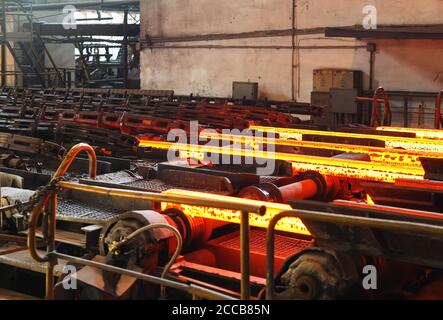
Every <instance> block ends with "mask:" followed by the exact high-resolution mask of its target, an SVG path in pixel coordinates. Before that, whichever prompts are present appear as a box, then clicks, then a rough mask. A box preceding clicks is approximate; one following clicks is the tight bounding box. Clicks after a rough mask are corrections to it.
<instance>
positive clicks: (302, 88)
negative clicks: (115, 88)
mask: <svg viewBox="0 0 443 320" xmlns="http://www.w3.org/2000/svg"><path fill="white" fill-rule="evenodd" d="M295 2H296V18H295V25H296V27H297V28H298V29H304V28H316V27H326V26H347V25H355V24H361V23H362V20H363V17H364V15H363V13H362V8H363V7H364V6H365V5H368V4H371V5H375V6H376V8H377V10H378V23H380V24H440V23H442V22H443V19H442V18H441V15H439V14H438V12H442V9H443V1H440V0H422V1H414V0H371V1H368V0H334V1H330V0H323V1H322V0H296V1H295ZM141 3H142V38H143V37H144V36H145V35H149V36H150V37H157V36H161V37H172V36H174V37H175V36H192V35H198V34H214V33H240V32H250V31H256V30H276V29H290V28H292V0H242V1H237V0H225V1H213V0H188V1H181V0H168V1H163V0H149V1H145V0H142V1H141ZM291 38H292V37H291V36H286V37H279V38H269V37H268V38H254V39H240V40H239V39H237V40H222V41H205V42H192V43H191V42H188V43H187V42H178V43H166V44H164V45H165V46H187V45H193V46H195V45H218V46H220V45H224V46H226V45H229V46H242V45H248V46H257V45H265V46H270V45H272V46H275V45H277V46H291V43H292V39H291ZM295 40H296V44H298V45H299V46H302V47H305V46H335V45H340V46H343V45H344V46H350V47H352V46H355V45H361V44H365V43H361V42H359V41H356V40H353V39H325V38H324V37H323V36H322V35H304V36H298V37H296V39H295ZM376 44H377V46H378V50H377V54H376V63H375V85H383V86H384V87H385V88H386V89H389V90H413V91H417V90H420V91H437V90H440V88H441V87H443V59H440V52H441V50H442V49H443V41H401V40H391V41H388V40H383V41H376ZM141 61H142V67H141V77H142V87H144V88H150V89H156V88H158V89H174V90H175V91H176V92H177V93H178V94H189V93H194V94H200V95H212V96H230V95H231V94H232V81H253V82H259V83H260V96H261V97H268V98H270V99H291V98H292V97H293V96H294V97H295V98H296V99H297V100H299V101H309V100H310V92H311V91H312V86H313V80H312V71H313V69H316V68H323V67H331V68H349V69H360V70H362V71H363V72H364V73H365V88H367V87H368V74H369V53H368V52H366V50H365V49H353V48H347V49H297V50H296V52H295V59H294V65H295V70H294V75H295V77H294V78H295V86H294V92H292V85H291V83H292V72H291V64H292V50H291V49H290V48H287V49H237V48H236V49H215V48H212V49H203V48H192V49H182V48H180V49H177V48H154V49H144V50H143V52H142V55H141ZM421 102H422V101H417V103H421ZM423 102H424V103H425V104H426V105H427V107H429V108H430V107H432V102H431V101H423ZM396 106H397V107H398V108H399V107H400V105H398V104H397V105H396V104H395V103H394V107H396ZM413 107H414V106H413ZM411 121H415V120H414V119H412V120H411Z"/></svg>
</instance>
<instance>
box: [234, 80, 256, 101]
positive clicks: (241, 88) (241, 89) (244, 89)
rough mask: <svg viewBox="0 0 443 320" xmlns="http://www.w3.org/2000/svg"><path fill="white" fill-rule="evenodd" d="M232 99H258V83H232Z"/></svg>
mask: <svg viewBox="0 0 443 320" xmlns="http://www.w3.org/2000/svg"><path fill="white" fill-rule="evenodd" d="M232 98H233V99H246V100H257V99H258V83H257V82H233V83H232Z"/></svg>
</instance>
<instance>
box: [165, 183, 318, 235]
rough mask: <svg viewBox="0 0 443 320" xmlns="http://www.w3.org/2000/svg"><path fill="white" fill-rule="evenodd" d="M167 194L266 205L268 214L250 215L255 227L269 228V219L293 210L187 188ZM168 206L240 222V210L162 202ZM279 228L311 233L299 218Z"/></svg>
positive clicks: (297, 232)
mask: <svg viewBox="0 0 443 320" xmlns="http://www.w3.org/2000/svg"><path fill="white" fill-rule="evenodd" d="M163 193H165V194H167V195H180V196H184V197H190V198H193V199H208V197H210V198H212V199H217V200H222V201H224V200H225V201H238V202H239V203H251V204H252V203H254V204H258V205H263V206H266V214H265V215H264V216H259V215H257V214H252V213H251V214H250V215H249V223H250V225H251V226H253V227H258V228H267V227H268V224H269V221H271V219H272V218H273V217H274V216H275V215H277V214H279V213H280V212H283V211H288V210H292V208H291V206H290V205H286V204H279V203H272V202H263V201H256V200H250V199H243V198H235V197H228V196H221V195H216V194H207V193H201V192H193V191H187V190H167V191H165V192H163ZM168 208H176V209H178V210H180V211H182V212H183V213H184V214H186V215H189V216H194V215H197V216H199V217H204V218H207V219H211V220H217V221H223V222H228V223H235V224H240V211H235V210H226V209H219V208H211V207H201V206H193V205H183V204H173V203H167V202H162V203H161V209H162V211H164V210H166V209H168ZM276 229H277V230H280V231H285V232H290V233H296V234H302V235H307V236H309V235H311V233H310V232H309V230H308V229H307V228H306V226H305V225H304V224H303V222H302V221H301V220H300V219H298V218H286V219H283V220H281V221H280V222H279V223H278V224H277V227H276Z"/></svg>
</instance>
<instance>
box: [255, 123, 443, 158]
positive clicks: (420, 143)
mask: <svg viewBox="0 0 443 320" xmlns="http://www.w3.org/2000/svg"><path fill="white" fill-rule="evenodd" d="M249 129H251V130H257V131H261V132H271V133H278V134H279V136H280V138H281V139H296V140H299V141H303V135H305V134H306V135H318V136H327V137H340V138H358V139H373V140H379V141H384V142H385V146H386V148H388V149H396V148H402V149H405V150H413V151H424V152H435V153H442V152H443V141H439V140H428V139H416V138H403V137H390V136H378V135H371V134H358V133H348V132H330V131H319V130H304V129H289V128H273V127H263V126H250V127H249Z"/></svg>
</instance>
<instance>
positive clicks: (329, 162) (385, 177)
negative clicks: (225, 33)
mask: <svg viewBox="0 0 443 320" xmlns="http://www.w3.org/2000/svg"><path fill="white" fill-rule="evenodd" d="M139 146H140V147H149V148H154V149H160V150H175V151H180V152H182V151H184V152H187V153H189V152H191V153H198V155H199V157H200V156H201V155H202V154H203V155H204V154H209V153H211V154H221V155H231V156H238V157H251V158H260V159H269V160H282V161H289V162H292V163H293V164H292V168H293V171H294V172H306V171H316V172H318V173H321V174H323V175H332V176H336V177H343V178H352V179H361V180H370V181H378V182H388V183H394V182H395V181H396V180H397V179H417V180H423V179H424V174H425V172H424V170H423V168H419V167H405V166H398V165H395V166H394V165H388V164H382V163H372V162H365V161H355V160H348V159H337V158H323V157H315V156H306V155H299V154H290V153H282V152H268V151H257V150H245V149H240V148H226V147H224V148H221V147H215V146H208V145H191V144H180V143H172V142H164V141H151V140H141V141H139Z"/></svg>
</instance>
